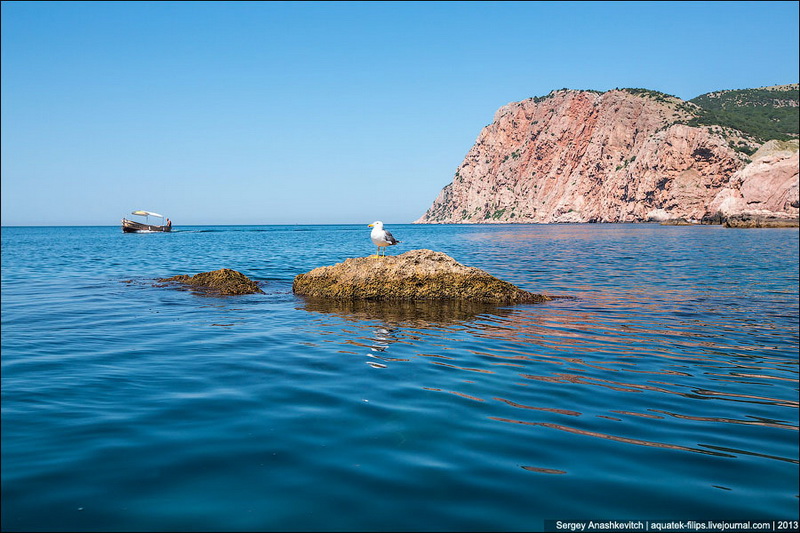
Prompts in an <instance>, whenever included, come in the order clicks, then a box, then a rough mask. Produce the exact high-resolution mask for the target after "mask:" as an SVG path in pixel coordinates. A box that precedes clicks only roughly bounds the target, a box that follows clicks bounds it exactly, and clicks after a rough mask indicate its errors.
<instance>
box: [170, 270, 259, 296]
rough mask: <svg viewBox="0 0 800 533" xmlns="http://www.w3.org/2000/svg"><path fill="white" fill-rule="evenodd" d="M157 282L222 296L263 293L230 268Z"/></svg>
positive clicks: (255, 284) (173, 277) (252, 282)
mask: <svg viewBox="0 0 800 533" xmlns="http://www.w3.org/2000/svg"><path fill="white" fill-rule="evenodd" d="M158 281H161V282H170V281H175V282H180V283H184V284H186V285H190V286H192V287H193V288H195V289H199V290H203V291H207V292H212V293H214V294H223V295H236V294H253V293H263V292H264V291H262V290H261V289H260V288H259V287H258V283H256V282H255V281H253V280H251V279H250V278H248V277H247V276H245V275H244V274H242V273H241V272H237V271H236V270H231V269H230V268H222V269H220V270H214V271H212V272H201V273H199V274H195V275H194V276H187V275H186V274H180V275H178V276H172V277H171V278H159V280H158Z"/></svg>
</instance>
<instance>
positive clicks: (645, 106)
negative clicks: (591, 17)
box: [415, 84, 800, 225]
mask: <svg viewBox="0 0 800 533" xmlns="http://www.w3.org/2000/svg"><path fill="white" fill-rule="evenodd" d="M765 89H780V90H782V91H786V90H788V91H794V92H793V93H792V94H796V91H797V84H794V85H791V86H780V87H777V88H765ZM776 94H777V92H776ZM706 96H709V97H710V96H714V93H709V95H706ZM771 105H773V104H771ZM774 105H781V106H784V107H787V106H788V107H790V108H794V109H796V106H797V100H796V97H793V98H790V99H784V100H780V101H779V102H778V103H777V104H774ZM700 111H701V110H700V108H699V107H698V106H697V105H695V104H693V103H690V102H685V101H683V100H681V99H679V98H676V97H674V96H669V95H666V94H663V93H658V92H656V91H648V90H644V89H620V90H612V91H608V92H603V93H601V92H597V91H576V90H568V89H563V90H559V91H553V92H551V93H550V94H549V95H547V96H545V97H540V98H530V99H527V100H523V101H520V102H514V103H510V104H508V105H505V106H503V107H501V108H500V109H499V110H498V111H497V112H496V113H495V116H494V120H493V121H492V123H491V124H489V125H488V126H486V127H485V128H483V130H482V131H481V133H480V135H479V136H478V138H477V140H476V142H475V144H474V145H473V146H472V148H471V149H470V150H469V152H468V153H467V155H466V157H465V158H464V161H463V162H462V163H461V165H460V166H459V167H458V169H457V171H456V173H455V176H454V178H453V181H452V183H450V184H449V185H447V186H445V187H444V189H442V191H441V193H440V194H439V196H438V197H437V198H436V200H435V201H434V202H433V205H431V207H430V208H429V209H428V210H427V211H426V212H425V214H424V215H423V216H422V217H420V218H419V219H418V220H416V221H415V222H416V223H451V224H452V223H509V222H523V223H553V222H666V221H671V220H675V221H680V220H683V221H685V222H687V223H699V222H701V221H703V220H704V219H705V222H706V223H712V222H713V221H714V220H716V221H717V222H716V223H723V222H724V221H725V220H727V219H728V217H735V216H739V215H751V216H756V217H760V218H761V219H765V220H767V219H780V220H781V221H783V222H782V223H788V224H791V222H792V221H794V224H795V225H796V221H797V217H798V207H799V206H800V203H799V202H798V141H797V139H796V138H795V139H794V140H788V141H777V140H772V141H769V142H766V143H765V142H763V140H760V139H758V138H756V137H754V136H753V135H750V134H748V133H745V132H742V131H739V130H736V129H735V128H731V127H727V126H717V125H711V126H706V125H703V126H693V125H690V124H692V123H693V122H692V121H693V120H694V121H695V122H696V119H697V116H698V115H699V114H700ZM754 152H755V153H754ZM715 217H716V218H715Z"/></svg>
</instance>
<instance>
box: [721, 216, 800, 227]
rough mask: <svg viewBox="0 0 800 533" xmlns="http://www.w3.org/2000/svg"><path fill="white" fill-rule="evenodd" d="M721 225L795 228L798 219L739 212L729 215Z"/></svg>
mask: <svg viewBox="0 0 800 533" xmlns="http://www.w3.org/2000/svg"><path fill="white" fill-rule="evenodd" d="M722 225H723V226H725V227H726V228H796V227H798V225H800V221H798V218H797V217H781V216H771V215H758V214H753V213H739V214H736V215H729V216H728V217H727V218H725V221H724V222H723V223H722Z"/></svg>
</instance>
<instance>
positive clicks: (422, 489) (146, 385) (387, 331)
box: [0, 224, 800, 531]
mask: <svg viewBox="0 0 800 533" xmlns="http://www.w3.org/2000/svg"><path fill="white" fill-rule="evenodd" d="M387 229H389V230H390V231H391V232H392V233H393V234H394V236H395V237H396V238H397V239H399V240H400V241H401V243H400V244H399V245H397V246H393V247H390V248H389V249H388V250H387V253H388V254H390V255H391V254H400V253H403V252H406V251H409V250H414V249H421V248H425V249H431V250H436V251H439V252H444V253H446V254H448V255H450V256H452V257H453V258H454V259H456V260H457V261H459V262H460V263H462V264H465V265H468V266H474V267H478V268H481V269H483V270H485V271H487V272H489V273H490V274H492V275H494V276H496V277H499V278H501V279H503V280H506V281H509V282H511V283H514V284H516V285H518V286H519V287H521V288H523V289H526V290H528V291H531V292H534V293H539V294H546V295H551V296H563V297H564V298H555V299H553V300H551V301H547V302H544V303H539V304H527V305H516V306H499V307H492V306H470V305H457V304H452V303H451V304H447V303H441V302H440V303H435V302H430V303H424V302H415V303H406V304H392V305H386V304H380V303H369V302H366V303H363V304H358V305H356V304H352V303H350V304H346V303H335V302H314V301H307V300H305V299H304V298H302V297H300V296H297V295H295V294H293V292H292V280H293V279H294V277H295V276H296V275H298V274H301V273H304V272H307V271H309V270H312V269H314V268H316V267H319V266H324V265H332V264H335V263H340V262H342V261H344V260H345V259H347V258H349V257H359V256H366V255H370V254H374V253H375V248H374V247H373V245H372V243H371V241H370V239H369V232H370V229H369V228H368V227H367V226H366V224H353V225H281V226H183V227H182V226H179V225H176V226H175V227H174V229H173V231H172V232H171V233H151V234H124V233H122V231H121V228H120V227H118V226H114V227H111V226H107V227H3V228H2V426H1V427H2V447H0V449H1V450H2V514H1V515H0V516H2V530H3V531H561V530H568V529H566V528H567V527H573V526H569V524H580V523H584V525H586V524H587V523H588V522H589V521H593V523H594V524H595V529H594V531H598V530H600V529H597V527H600V526H598V523H600V524H606V527H608V528H611V529H609V530H619V528H620V527H622V526H625V527H628V528H631V529H637V527H638V526H637V525H638V524H640V523H644V524H645V527H647V528H649V529H648V530H651V531H656V530H665V529H659V528H663V527H664V526H663V523H664V522H666V521H669V522H674V523H677V524H680V523H683V524H686V527H689V526H690V525H691V524H694V529H684V530H686V531H688V530H692V531H697V530H700V529H703V530H705V531H709V530H711V529H709V528H710V527H711V526H709V525H707V524H722V526H720V527H724V526H725V524H727V525H728V528H729V529H727V530H731V528H734V526H731V524H739V527H744V525H747V526H748V527H754V528H758V530H760V531H778V530H781V526H783V527H784V528H786V527H787V526H788V529H783V530H791V529H793V525H794V527H796V524H797V522H796V521H797V520H798V504H799V503H800V499H799V497H800V488H798V464H799V460H798V399H799V398H798V349H799V348H800V342H799V340H798V319H799V318H800V317H798V309H799V308H800V304H799V299H798V230H797V228H793V229H734V228H723V227H721V226H691V227H687V226H661V225H658V224H555V225H412V224H395V225H392V224H387ZM220 268H230V269H233V270H237V271H239V272H242V273H243V274H245V275H246V276H248V277H250V278H251V279H253V280H255V281H257V282H259V283H260V285H261V288H262V289H263V291H264V293H263V294H251V295H241V296H219V295H216V296H215V295H210V294H208V293H202V292H196V291H192V290H185V289H181V288H180V287H179V286H178V287H176V286H175V285H173V284H164V283H160V282H159V281H158V279H159V278H163V277H169V276H173V275H176V274H190V275H193V274H196V273H199V272H207V271H211V270H217V269H220ZM388 281H391V280H388ZM581 521H583V522H581ZM659 521H661V522H659ZM793 521H794V522H793ZM620 524H621V525H620ZM698 524H699V525H698ZM754 524H755V525H754ZM758 524H761V526H758ZM673 525H674V524H673ZM700 526H702V527H700ZM734 529H735V528H734ZM637 530H640V531H641V530H645V529H642V528H641V527H638V529H637ZM672 530H673V531H676V530H677V529H672ZM751 530H752V529H751Z"/></svg>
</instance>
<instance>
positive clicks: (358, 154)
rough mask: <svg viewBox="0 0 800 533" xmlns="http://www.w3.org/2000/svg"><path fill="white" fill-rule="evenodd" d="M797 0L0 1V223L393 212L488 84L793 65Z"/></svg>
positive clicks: (779, 79)
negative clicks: (135, 213)
mask: <svg viewBox="0 0 800 533" xmlns="http://www.w3.org/2000/svg"><path fill="white" fill-rule="evenodd" d="M799 45H800V43H799V42H798V2H794V1H792V2H627V1H626V2H508V3H506V2H463V3H462V2H441V3H438V2H420V3H416V2H397V3H395V2H364V3H362V2H331V3H327V2H319V3H315V2H297V3H295V2H263V3H262V2H241V3H237V2H197V3H194V2H175V3H172V2H108V3H105V2H30V3H29V2H16V1H3V2H2V224H3V225H116V224H118V223H119V220H120V218H122V217H123V216H124V215H126V214H128V213H130V211H132V210H134V209H147V210H151V211H157V212H160V213H163V214H166V215H167V216H169V217H170V218H171V219H172V220H173V222H174V224H175V225H176V226H180V225H183V224H187V225H189V224H295V223H300V224H316V223H322V224H325V223H331V224H333V223H365V224H366V223H369V222H372V221H374V220H376V219H380V220H383V221H384V222H385V223H387V224H401V223H408V222H411V221H413V220H415V219H416V218H417V217H419V216H420V215H422V213H423V212H424V211H425V210H426V209H427V208H428V206H429V205H430V204H431V202H432V201H433V200H434V198H435V197H436V195H437V194H438V193H439V191H440V190H441V188H442V187H443V186H444V185H446V184H447V183H449V182H450V181H451V180H452V177H453V174H454V172H455V170H456V168H457V167H458V166H459V165H460V164H461V161H462V159H463V158H464V156H465V154H466V153H467V151H468V150H469V148H470V147H471V146H472V144H473V142H474V141H475V138H476V137H477V135H478V133H480V130H481V128H483V127H484V126H486V125H487V124H488V123H490V122H491V121H492V117H493V115H494V112H495V111H496V110H497V108H499V107H500V106H502V105H505V104H506V103H508V102H513V101H519V100H523V99H525V98H529V97H531V96H543V95H546V94H547V93H549V92H550V91H551V90H553V89H560V88H564V87H567V88H571V89H596V90H601V91H605V90H609V89H614V88H615V87H643V88H648V89H653V90H658V91H663V92H665V93H669V94H674V95H676V96H679V97H681V98H683V99H690V98H693V97H695V96H698V95H700V94H703V93H706V92H710V91H714V90H719V89H744V88H754V87H762V86H767V85H777V84H785V83H796V82H797V81H798V62H799V61H800V60H799V58H798V47H799Z"/></svg>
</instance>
